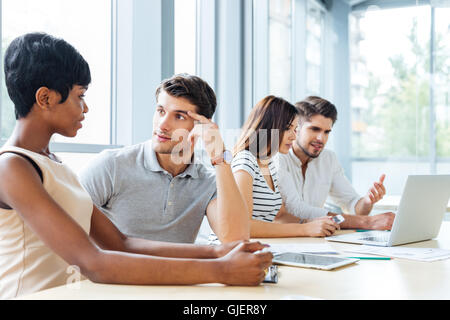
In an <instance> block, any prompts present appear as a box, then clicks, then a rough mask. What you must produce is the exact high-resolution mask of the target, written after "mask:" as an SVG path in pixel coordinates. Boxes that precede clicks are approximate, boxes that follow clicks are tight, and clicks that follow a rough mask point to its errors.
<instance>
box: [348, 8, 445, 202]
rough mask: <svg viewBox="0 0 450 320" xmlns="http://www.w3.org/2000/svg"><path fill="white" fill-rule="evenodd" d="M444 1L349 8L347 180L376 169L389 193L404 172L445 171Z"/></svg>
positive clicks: (364, 181)
mask: <svg viewBox="0 0 450 320" xmlns="http://www.w3.org/2000/svg"><path fill="white" fill-rule="evenodd" d="M448 17H450V8H431V7H430V6H413V7H403V8H395V9H382V10H380V9H378V10H367V11H364V12H355V13H353V14H351V16H350V34H351V36H350V38H351V88H352V90H351V107H352V152H353V158H354V161H353V165H352V168H353V180H354V184H355V186H356V187H357V189H358V190H359V191H360V192H366V190H367V188H368V187H369V186H370V184H371V183H372V181H375V180H376V179H378V176H379V175H380V174H381V173H386V174H387V179H386V186H387V188H388V191H389V193H390V194H394V195H395V194H396V195H399V194H401V192H402V190H403V186H404V183H405V181H406V178H407V176H408V175H409V174H436V173H437V174H439V173H445V172H446V173H448V172H449V171H450V158H449V155H450V143H449V141H450V139H449V138H448V137H449V136H450V102H449V92H450V89H449V85H448V84H449V83H450V46H449V40H450V29H449V28H450V22H449V21H450V20H449V19H448Z"/></svg>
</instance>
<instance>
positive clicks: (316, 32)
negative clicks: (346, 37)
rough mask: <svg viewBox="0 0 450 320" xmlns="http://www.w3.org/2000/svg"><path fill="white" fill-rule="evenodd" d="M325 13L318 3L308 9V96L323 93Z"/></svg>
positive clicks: (311, 4)
mask: <svg viewBox="0 0 450 320" xmlns="http://www.w3.org/2000/svg"><path fill="white" fill-rule="evenodd" d="M324 28H325V11H324V10H323V8H322V6H320V5H319V4H318V3H317V2H316V1H311V0H310V1H308V2H307V7H306V79H307V81H306V95H318V96H320V95H322V93H323V88H322V86H323V81H322V73H323V67H322V64H323V45H324V43H323V41H324Z"/></svg>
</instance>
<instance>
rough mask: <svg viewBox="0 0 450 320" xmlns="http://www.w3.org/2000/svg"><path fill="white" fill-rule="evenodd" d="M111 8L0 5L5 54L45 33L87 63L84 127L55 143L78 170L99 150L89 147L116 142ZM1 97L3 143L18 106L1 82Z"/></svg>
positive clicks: (49, 1)
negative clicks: (18, 41)
mask: <svg viewBox="0 0 450 320" xmlns="http://www.w3.org/2000/svg"><path fill="white" fill-rule="evenodd" d="M111 4H112V1H111V0H96V1H89V0H78V1H77V2H70V1H61V0H39V1H32V0H2V1H1V12H2V16H1V23H2V27H1V36H2V53H4V52H5V50H6V48H7V47H8V45H9V44H10V42H11V41H12V40H13V39H14V38H16V37H18V36H20V35H23V34H25V33H29V32H45V33H48V34H51V35H53V36H56V37H59V38H63V39H64V40H66V41H67V42H69V43H70V44H72V45H73V46H74V47H75V48H76V49H77V50H78V51H79V52H80V53H81V54H82V55H83V57H84V58H85V59H86V61H87V62H88V63H89V66H90V69H91V75H92V82H91V85H90V87H89V90H88V91H87V93H86V103H87V105H88V107H89V112H88V114H87V115H86V120H85V125H83V129H82V130H80V131H79V132H78V135H77V136H76V137H75V138H66V137H63V136H60V135H55V136H54V137H53V138H52V142H53V143H59V147H60V149H61V147H62V149H61V150H65V151H68V152H71V153H70V154H67V153H60V154H59V156H60V157H61V158H63V160H65V159H70V160H71V162H70V163H69V165H70V166H72V167H73V168H74V169H75V170H78V169H79V168H80V167H81V166H82V165H83V164H84V163H86V161H87V160H88V159H89V158H90V157H91V156H92V154H88V153H86V152H91V153H92V152H98V151H99V150H97V149H98V147H97V148H96V149H95V150H94V149H92V148H90V147H89V145H97V146H98V145H103V146H105V145H110V144H111V143H112V141H111V115H112V107H111V70H112V68H111V65H112V63H111V61H112V54H111V52H112V48H111V29H112V28H111V23H112V21H111V12H112V5H111ZM2 70H3V63H2ZM2 73H3V71H2ZM1 97H2V99H1V105H0V110H1V117H0V119H1V121H0V129H1V130H0V131H1V134H0V144H2V143H3V141H4V140H5V139H7V138H8V137H9V136H10V134H11V132H12V130H13V128H14V125H15V117H14V106H13V104H12V102H11V100H10V99H9V96H8V93H7V91H6V88H5V83H4V80H2V84H1ZM75 144H77V146H75ZM83 145H85V146H84V147H83ZM71 146H73V147H71ZM101 148H102V147H100V149H101ZM56 149H58V148H56Z"/></svg>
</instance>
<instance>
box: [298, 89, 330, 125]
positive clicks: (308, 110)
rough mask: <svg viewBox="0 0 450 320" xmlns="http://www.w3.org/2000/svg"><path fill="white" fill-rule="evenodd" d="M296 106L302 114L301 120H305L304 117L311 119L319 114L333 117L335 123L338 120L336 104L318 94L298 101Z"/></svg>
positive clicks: (300, 114)
mask: <svg viewBox="0 0 450 320" xmlns="http://www.w3.org/2000/svg"><path fill="white" fill-rule="evenodd" d="M295 107H296V108H297V111H298V114H299V116H300V121H303V120H304V119H306V120H308V121H309V120H310V119H311V117H312V116H315V115H318V114H320V115H322V116H324V117H325V118H329V119H331V120H332V121H333V124H334V123H335V122H336V120H337V110H336V107H335V106H334V104H332V103H331V102H330V101H328V100H325V99H323V98H320V97H317V96H309V97H307V98H306V99H304V100H302V101H300V102H297V103H296V104H295Z"/></svg>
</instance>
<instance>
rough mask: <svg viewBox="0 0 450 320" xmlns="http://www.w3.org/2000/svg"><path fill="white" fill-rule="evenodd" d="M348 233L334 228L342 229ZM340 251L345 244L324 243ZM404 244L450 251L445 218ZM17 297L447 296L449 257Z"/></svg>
mask: <svg viewBox="0 0 450 320" xmlns="http://www.w3.org/2000/svg"><path fill="white" fill-rule="evenodd" d="M344 232H349V231H339V233H344ZM260 240H261V241H262V242H266V243H323V242H324V241H326V240H324V239H322V238H285V239H260ZM329 244H330V245H331V246H332V247H333V248H334V249H336V250H337V251H339V252H342V254H343V255H347V256H348V255H354V254H349V253H345V254H344V253H343V251H344V250H345V249H346V248H347V249H348V248H350V246H352V245H350V244H343V243H336V242H329ZM407 246H408V247H424V248H442V249H450V222H446V221H444V222H443V224H442V227H441V231H440V233H439V236H438V237H437V238H436V239H433V240H430V241H425V242H419V243H414V244H409V245H407ZM78 284H79V286H78V288H77V287H76V285H75V287H70V286H61V287H57V288H53V289H49V290H45V291H41V292H38V293H35V294H32V295H28V296H24V297H22V299H152V300H196V299H199V300H240V299H245V300H247V299H248V300H278V299H302V298H313V299H450V259H447V260H442V261H436V262H418V261H413V260H405V259H392V260H385V261H383V260H360V261H359V262H357V263H356V264H353V265H350V266H346V267H342V268H339V269H336V270H334V271H320V270H313V269H305V268H294V267H286V266H280V267H279V281H278V283H277V284H261V285H260V286H257V287H228V286H223V285H219V284H208V285H196V286H128V285H105V284H95V283H92V282H91V281H88V280H86V281H82V282H79V283H78Z"/></svg>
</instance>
